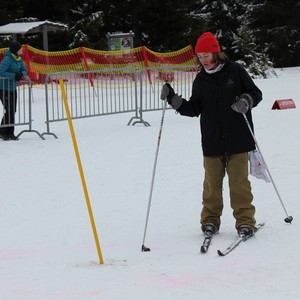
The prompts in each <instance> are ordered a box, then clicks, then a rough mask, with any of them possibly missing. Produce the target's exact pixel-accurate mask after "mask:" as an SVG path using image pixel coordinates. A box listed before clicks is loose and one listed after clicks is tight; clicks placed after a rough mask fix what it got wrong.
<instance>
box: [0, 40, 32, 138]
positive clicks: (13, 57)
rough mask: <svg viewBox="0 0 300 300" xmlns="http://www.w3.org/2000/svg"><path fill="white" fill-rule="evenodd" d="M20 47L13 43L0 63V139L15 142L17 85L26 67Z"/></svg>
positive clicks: (25, 72)
mask: <svg viewBox="0 0 300 300" xmlns="http://www.w3.org/2000/svg"><path fill="white" fill-rule="evenodd" d="M21 54H22V45H21V44H20V43H18V42H16V41H13V42H11V43H10V45H9V49H8V50H6V51H5V56H4V58H3V60H2V61H1V63H0V77H2V78H1V79H0V99H1V102H2V104H3V107H4V110H5V113H4V116H3V118H2V122H1V125H10V126H3V127H0V138H2V139H3V140H17V139H18V138H17V137H16V136H15V135H14V123H15V113H16V110H17V83H18V82H19V81H20V80H21V79H22V78H23V77H25V76H26V75H27V71H26V67H25V65H24V62H23V60H22V58H21V56H20V55H21Z"/></svg>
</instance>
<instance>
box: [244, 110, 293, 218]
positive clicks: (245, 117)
mask: <svg viewBox="0 0 300 300" xmlns="http://www.w3.org/2000/svg"><path fill="white" fill-rule="evenodd" d="M243 116H244V119H245V121H246V123H247V126H248V128H249V130H250V133H251V135H252V137H253V140H254V143H255V145H256V148H257V150H258V151H259V152H260V155H261V157H262V159H263V162H264V164H265V166H266V170H267V172H268V175H269V177H270V180H271V182H272V184H273V186H274V189H275V191H276V194H277V196H278V199H279V201H280V203H281V206H282V208H283V210H284V212H285V214H286V218H285V219H284V221H285V222H286V223H292V221H293V217H292V216H289V215H288V213H287V210H286V208H285V206H284V204H283V201H282V199H281V197H280V194H279V192H278V189H277V187H276V185H275V182H274V180H273V177H272V175H271V172H270V170H269V168H268V166H267V163H266V161H265V159H264V157H263V155H262V153H261V151H260V149H259V146H258V143H257V140H256V138H255V135H254V133H253V130H252V128H251V126H250V123H249V121H248V119H247V116H246V114H245V113H243Z"/></svg>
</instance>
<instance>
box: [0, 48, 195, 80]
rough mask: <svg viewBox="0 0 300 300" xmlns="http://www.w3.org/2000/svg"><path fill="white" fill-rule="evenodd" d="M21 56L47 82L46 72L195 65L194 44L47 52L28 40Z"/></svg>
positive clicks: (33, 74) (33, 76)
mask: <svg viewBox="0 0 300 300" xmlns="http://www.w3.org/2000/svg"><path fill="white" fill-rule="evenodd" d="M5 50H6V48H2V49H0V59H1V60H2V58H3V56H4V51H5ZM22 57H23V60H24V61H25V64H26V66H27V70H28V75H29V77H30V79H31V80H32V81H33V82H36V83H44V82H45V77H46V76H47V74H53V73H62V72H74V71H78V72H80V71H91V70H104V69H112V68H128V67H131V68H134V69H135V70H137V71H139V70H141V69H142V68H145V67H158V66H164V65H172V66H176V65H178V66H190V65H195V61H194V52H193V49H192V47H191V45H189V46H187V47H185V48H183V49H181V50H178V51H174V52H168V53H158V52H154V51H151V50H150V49H148V48H146V47H144V46H142V47H138V48H133V49H130V50H117V51H100V50H93V49H89V48H85V47H80V48H76V49H72V50H67V51H56V52H48V51H43V50H38V49H36V48H33V47H31V46H29V45H27V44H25V45H24V48H23V55H22Z"/></svg>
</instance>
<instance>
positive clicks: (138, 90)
mask: <svg viewBox="0 0 300 300" xmlns="http://www.w3.org/2000/svg"><path fill="white" fill-rule="evenodd" d="M196 73H197V69H196V67H195V66H184V67H157V68H145V69H142V70H141V71H139V72H137V71H136V70H135V69H133V68H124V69H120V68H117V69H107V70H99V71H85V72H68V73H55V74H49V75H47V77H46V81H45V93H46V95H45V96H46V126H47V131H46V132H44V133H43V134H42V135H47V134H48V135H53V136H54V137H55V138H57V136H56V135H55V134H54V133H53V132H51V131H50V123H52V122H57V121H63V120H66V119H67V117H66V113H65V109H64V104H63V99H62V94H61V90H60V87H59V80H60V79H63V81H64V85H65V90H66V94H67V99H68V104H69V107H70V113H71V117H72V119H80V118H87V117H93V116H103V115H110V114H117V113H128V112H133V113H134V116H133V117H131V119H130V120H129V122H128V124H127V125H130V124H132V125H135V124H137V123H142V124H144V125H145V126H149V125H150V124H149V123H148V122H147V121H145V120H144V119H143V113H144V112H148V111H154V110H161V109H162V107H163V103H162V101H161V100H160V91H161V87H162V85H163V83H164V82H166V81H167V82H169V83H170V84H172V86H173V87H174V90H175V91H176V92H177V93H178V94H179V95H182V96H183V97H185V98H188V97H189V95H190V92H191V83H192V81H193V79H194V78H195V76H196Z"/></svg>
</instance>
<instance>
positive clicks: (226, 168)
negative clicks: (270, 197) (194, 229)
mask: <svg viewBox="0 0 300 300" xmlns="http://www.w3.org/2000/svg"><path fill="white" fill-rule="evenodd" d="M204 169H205V177H204V184H203V203H202V204H203V208H202V212H201V224H205V223H212V224H214V225H215V226H216V228H217V229H219V227H220V224H221V215H222V211H223V195H222V192H223V179H224V177H225V172H227V175H228V183H229V190H230V205H231V208H232V209H233V216H234V218H235V219H236V223H235V227H236V228H239V226H241V225H250V226H252V227H253V228H254V229H255V222H256V221H255V218H254V215H255V207H254V206H253V205H252V200H253V195H252V193H251V185H250V181H249V180H248V152H245V153H239V154H232V155H228V156H227V155H226V156H214V157H207V156H205V157H204Z"/></svg>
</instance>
